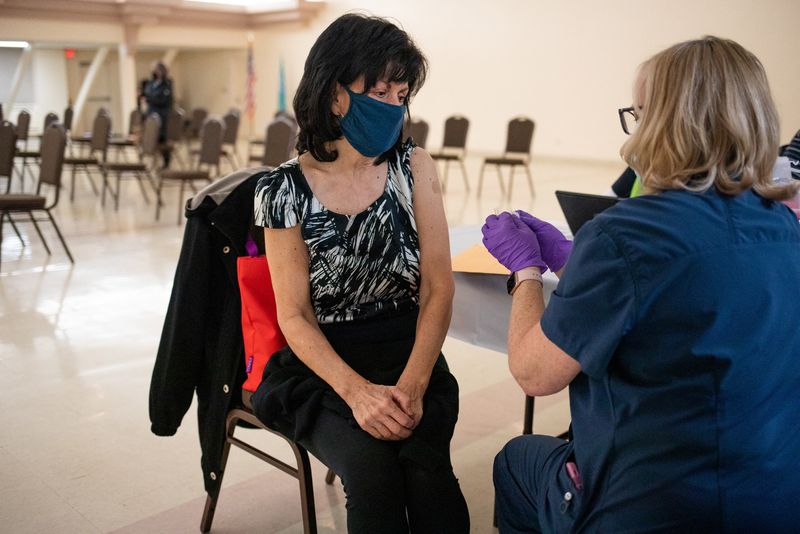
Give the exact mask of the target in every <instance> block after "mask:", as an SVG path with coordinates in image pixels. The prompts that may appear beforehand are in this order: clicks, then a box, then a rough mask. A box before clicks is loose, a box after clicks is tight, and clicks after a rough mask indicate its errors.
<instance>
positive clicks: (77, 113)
mask: <svg viewBox="0 0 800 534" xmlns="http://www.w3.org/2000/svg"><path fill="white" fill-rule="evenodd" d="M107 55H108V47H107V46H103V47H100V48H98V49H97V53H95V55H94V58H93V59H92V64H91V65H89V70H88V71H86V78H84V79H83V83H82V84H81V88H80V89H79V90H78V96H77V97H75V105H74V106H73V110H74V115H73V118H72V124H73V125H75V124H78V123H79V121H80V120H81V114H82V113H83V108H84V106H85V105H86V98H87V97H88V96H89V91H90V90H91V88H92V84H93V83H94V79H95V78H96V77H97V72H98V71H99V70H100V67H102V66H103V62H104V61H105V60H106V56H107Z"/></svg>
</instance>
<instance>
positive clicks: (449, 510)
mask: <svg viewBox="0 0 800 534" xmlns="http://www.w3.org/2000/svg"><path fill="white" fill-rule="evenodd" d="M426 68H427V67H426V60H425V58H424V56H423V55H422V53H421V52H420V51H419V50H418V49H417V47H416V46H415V45H414V43H413V42H412V41H411V39H410V38H409V36H408V35H407V34H406V33H405V32H403V31H401V30H400V29H398V28H397V27H396V26H394V25H393V24H391V23H389V22H387V21H385V20H382V19H379V18H372V17H364V16H361V15H345V16H343V17H341V18H339V19H337V20H336V21H335V22H333V23H332V24H331V25H330V26H329V27H328V28H327V29H326V30H325V31H324V32H323V33H322V34H321V35H320V36H319V38H318V39H317V42H316V43H315V44H314V46H313V47H312V48H311V51H310V53H309V55H308V59H307V60H306V64H305V70H304V72H303V77H302V80H301V81H300V85H299V87H298V89H297V94H296V96H295V99H294V112H295V116H296V117H297V122H298V125H299V129H300V130H299V137H298V142H297V149H298V152H299V154H300V155H299V157H297V158H295V159H293V160H291V161H288V162H286V163H285V164H283V165H281V166H280V167H278V168H277V169H275V170H274V171H272V172H270V173H269V174H267V175H266V176H264V177H263V178H262V179H261V180H260V181H259V183H258V186H257V187H256V200H255V204H256V205H255V214H256V215H255V219H256V224H257V225H260V226H264V236H265V248H266V251H267V260H268V262H269V266H270V272H271V276H272V282H273V285H274V289H275V297H276V302H277V310H278V322H279V324H280V327H281V330H282V331H283V333H284V335H285V336H286V339H287V342H288V347H286V348H285V349H283V350H281V351H279V352H277V353H276V354H274V355H273V356H272V358H271V359H270V360H269V362H268V364H267V367H266V368H265V370H264V379H263V382H262V383H261V385H260V387H259V388H258V390H257V391H256V392H255V394H254V395H253V398H252V403H253V407H254V411H255V413H256V415H257V416H258V417H259V418H260V419H261V420H262V421H263V422H264V423H265V424H266V425H268V426H269V427H271V428H274V429H275V430H277V431H279V432H281V433H282V434H284V435H286V436H287V437H289V438H291V439H294V440H295V441H297V442H299V443H300V444H302V445H303V446H304V447H305V448H306V449H308V450H309V451H310V452H311V453H312V454H314V455H315V456H316V457H317V458H319V459H320V460H321V461H322V462H323V463H324V464H325V465H327V466H328V467H330V468H331V469H333V470H334V472H336V473H337V474H338V475H339V476H340V477H341V478H342V482H343V483H344V488H345V493H346V495H347V525H348V531H349V532H354V533H360V532H363V533H376V532H380V533H395V532H396V533H400V532H403V533H407V532H409V530H410V531H411V532H453V533H465V532H468V531H469V515H468V512H467V506H466V502H465V500H464V497H463V495H462V493H461V490H460V488H459V485H458V481H457V480H456V478H455V476H454V474H453V468H452V465H451V462H450V440H451V438H452V435H453V429H454V427H455V423H456V419H457V417H458V384H457V383H456V380H455V378H454V377H453V375H451V374H450V372H449V371H448V368H447V364H446V362H445V360H444V357H443V356H442V355H441V353H440V351H441V347H442V343H443V342H444V338H445V335H446V332H447V329H448V325H449V322H450V313H451V308H452V297H453V280H452V273H451V266H450V252H449V251H450V247H449V243H448V232H447V224H446V220H445V216H444V208H443V203H442V196H441V190H440V188H439V180H438V177H437V174H436V168H435V166H434V164H433V160H432V159H431V157H430V156H429V155H428V154H427V153H426V152H425V151H424V150H422V149H420V148H416V147H415V146H414V143H413V141H411V140H406V141H404V140H403V139H402V138H401V127H402V124H403V118H404V116H405V115H406V114H407V113H408V104H409V101H410V100H411V97H412V96H413V95H414V94H415V93H416V92H417V91H418V90H419V88H420V87H421V86H422V84H423V82H424V79H425V73H426Z"/></svg>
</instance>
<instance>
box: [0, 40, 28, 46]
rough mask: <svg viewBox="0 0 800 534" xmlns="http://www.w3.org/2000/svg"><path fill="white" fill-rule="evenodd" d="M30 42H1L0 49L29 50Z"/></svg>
mask: <svg viewBox="0 0 800 534" xmlns="http://www.w3.org/2000/svg"><path fill="white" fill-rule="evenodd" d="M28 46H29V44H28V41H0V48H28Z"/></svg>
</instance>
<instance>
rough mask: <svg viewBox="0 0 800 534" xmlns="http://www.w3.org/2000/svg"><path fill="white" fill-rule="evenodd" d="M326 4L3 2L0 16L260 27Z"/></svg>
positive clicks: (279, 0)
mask: <svg viewBox="0 0 800 534" xmlns="http://www.w3.org/2000/svg"><path fill="white" fill-rule="evenodd" d="M323 5H324V3H323V2H320V1H310V0H0V16H3V17H21V18H27V19H37V18H39V19H51V20H52V19H57V20H79V21H86V22H89V21H94V22H111V23H119V24H124V25H126V26H151V25H170V26H172V25H177V26H202V27H217V28H244V29H248V28H260V27H263V26H267V25H270V24H276V23H284V22H304V21H307V20H310V19H311V18H312V17H313V16H314V15H315V14H316V12H317V11H318V10H319V9H320V8H321V7H322V6H323Z"/></svg>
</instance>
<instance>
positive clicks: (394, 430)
mask: <svg viewBox="0 0 800 534" xmlns="http://www.w3.org/2000/svg"><path fill="white" fill-rule="evenodd" d="M391 389H392V388H391V387H389V386H381V385H378V384H373V383H371V382H366V381H365V382H364V383H363V384H361V385H360V386H359V387H358V388H357V389H356V391H355V392H353V394H351V395H348V398H347V399H345V402H347V404H348V405H349V406H350V409H351V410H353V417H355V419H356V422H358V426H360V427H361V428H362V429H364V431H365V432H367V433H368V434H369V435H371V436H372V437H374V438H377V439H383V440H388V441H399V440H401V439H406V438H407V437H409V436H410V435H411V429H413V428H414V426H415V425H414V420H413V419H412V418H411V417H409V416H408V415H407V414H406V413H405V412H404V411H403V409H402V408H401V407H400V406H399V404H398V403H397V401H396V400H395V399H394V397H393V396H392V391H391Z"/></svg>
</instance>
